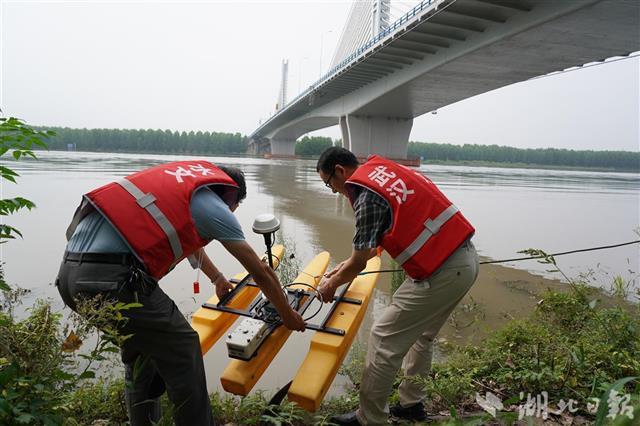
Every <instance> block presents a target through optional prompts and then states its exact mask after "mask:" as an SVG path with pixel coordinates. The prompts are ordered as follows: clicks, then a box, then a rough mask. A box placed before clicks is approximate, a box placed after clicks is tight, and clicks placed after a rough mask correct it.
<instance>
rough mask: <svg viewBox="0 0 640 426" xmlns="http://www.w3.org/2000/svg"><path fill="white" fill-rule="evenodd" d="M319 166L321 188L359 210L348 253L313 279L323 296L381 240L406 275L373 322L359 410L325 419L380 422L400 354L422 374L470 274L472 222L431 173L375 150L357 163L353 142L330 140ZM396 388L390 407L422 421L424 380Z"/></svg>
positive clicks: (351, 274)
mask: <svg viewBox="0 0 640 426" xmlns="http://www.w3.org/2000/svg"><path fill="white" fill-rule="evenodd" d="M317 172H318V173H319V174H320V178H321V179H322V181H323V182H324V183H325V185H326V186H327V187H328V188H330V189H331V190H332V191H333V192H334V193H336V192H339V193H341V194H342V195H344V196H346V197H347V198H348V199H349V201H350V202H351V205H352V207H353V209H354V211H355V218H356V233H355V236H354V238H353V251H352V254H351V257H349V258H348V259H347V260H345V261H343V262H342V263H340V264H339V265H338V266H337V267H336V268H335V269H333V270H332V271H330V272H329V273H327V274H326V275H325V278H324V279H323V282H322V283H321V284H320V286H319V291H320V293H322V296H323V299H324V300H326V301H331V300H333V295H334V293H335V291H336V289H337V288H338V287H339V286H340V285H342V284H344V283H347V282H350V281H351V280H353V279H354V278H355V277H356V276H357V275H358V273H360V271H362V270H363V269H364V268H365V267H366V263H367V260H369V259H370V258H371V257H373V256H374V255H375V253H376V248H377V247H379V246H381V247H382V248H384V249H385V250H386V251H387V253H389V255H390V256H391V257H392V258H394V260H395V261H396V262H397V263H398V264H400V265H401V266H402V268H403V269H404V271H405V272H406V274H407V276H408V277H407V279H406V280H405V281H404V282H403V283H402V285H401V286H400V287H399V288H398V289H397V290H396V292H395V294H394V295H393V299H392V302H391V305H390V306H388V307H387V308H386V310H385V311H384V312H383V314H382V315H381V316H380V317H379V318H377V319H376V322H375V323H374V325H373V327H372V329H371V335H370V337H369V342H368V350H367V356H366V361H365V369H364V372H363V375H362V383H361V384H360V407H359V409H358V410H356V411H354V412H351V413H347V414H344V415H341V416H337V417H334V418H333V419H332V422H334V423H337V424H341V425H378V424H386V423H387V418H388V416H389V409H388V404H387V400H388V397H389V394H390V393H391V389H392V385H393V382H394V379H395V377H396V374H397V372H398V370H399V369H400V367H401V366H402V364H403V360H404V373H405V375H406V376H408V377H414V376H421V377H426V375H427V373H428V372H429V370H430V368H431V358H432V351H433V349H432V347H433V339H434V338H435V337H436V335H437V334H438V331H439V330H440V328H441V327H442V325H443V324H444V323H445V321H446V320H447V318H448V317H449V314H450V313H451V312H452V311H453V309H454V308H455V307H456V305H457V304H458V303H459V302H460V300H461V299H462V297H463V296H464V295H465V294H466V293H467V291H469V289H470V288H471V286H472V285H473V283H474V281H475V279H476V277H477V274H478V256H477V254H476V251H475V248H474V246H473V244H472V243H471V237H472V236H473V233H474V229H473V227H472V226H471V224H470V223H469V222H468V221H467V220H466V219H465V217H464V216H462V214H461V213H460V211H459V210H458V209H457V208H456V207H455V206H454V205H453V204H452V203H451V202H450V201H449V200H448V199H447V198H446V197H445V196H444V194H442V192H440V190H439V189H438V188H437V187H436V185H435V184H434V183H433V182H431V181H430V180H429V179H428V178H426V177H425V176H424V175H422V174H420V173H419V172H418V171H416V170H412V169H410V168H408V167H405V166H402V165H400V164H398V163H395V162H393V161H390V160H387V159H385V158H382V157H378V156H372V157H370V158H369V159H368V160H367V162H365V163H364V164H362V165H360V164H359V162H358V159H357V158H356V157H355V155H353V153H351V152H350V151H348V150H346V149H344V148H341V147H331V148H328V149H327V150H326V151H324V152H323V153H322V155H321V156H320V159H319V160H318V164H317ZM398 393H399V396H400V403H399V404H398V405H396V406H394V407H392V408H391V414H392V415H393V416H394V417H396V418H403V419H407V420H415V421H421V420H425V418H426V415H425V412H424V405H423V401H424V399H425V397H426V394H425V392H424V390H423V388H422V387H421V386H420V385H419V384H416V383H415V382H414V381H412V380H411V379H407V378H405V379H404V380H403V381H402V383H401V384H400V387H399V389H398Z"/></svg>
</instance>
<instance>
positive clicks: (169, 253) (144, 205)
mask: <svg viewBox="0 0 640 426" xmlns="http://www.w3.org/2000/svg"><path fill="white" fill-rule="evenodd" d="M205 185H226V186H227V187H228V188H229V195H233V194H235V192H236V191H237V187H238V185H237V184H236V183H235V181H234V180H233V179H231V178H230V177H229V176H228V175H227V174H226V173H224V172H223V171H222V170H220V169H219V168H218V167H216V166H215V165H213V164H211V163H209V162H207V161H178V162H174V163H166V164H161V165H159V166H155V167H151V168H149V169H145V170H142V171H140V172H137V173H134V174H131V175H129V176H126V177H125V178H123V179H121V180H119V181H117V182H112V183H110V184H107V185H105V186H102V187H100V188H98V189H95V190H93V191H91V192H89V193H88V194H85V195H84V197H85V199H87V200H88V201H89V202H90V203H91V204H92V205H93V207H95V208H96V209H98V210H99V211H100V212H101V213H102V215H103V216H104V217H105V218H106V219H107V220H108V221H109V222H110V223H111V224H112V225H113V226H114V227H115V229H116V230H117V231H118V232H119V233H120V235H121V236H122V237H123V238H124V240H125V241H126V242H127V243H128V244H129V247H131V249H132V250H133V252H134V254H135V255H136V256H137V257H138V259H140V261H141V262H142V263H143V264H144V265H145V267H146V269H147V272H148V273H149V274H150V275H152V276H153V277H155V278H157V279H160V278H161V277H163V276H164V275H166V274H167V272H169V271H170V270H171V269H172V268H173V267H174V266H175V265H176V264H177V263H178V262H180V261H181V260H182V259H184V258H185V257H187V256H189V255H190V254H192V253H193V252H194V251H196V250H197V249H199V248H201V247H203V246H205V245H206V244H207V241H206V240H204V239H202V237H200V235H199V234H198V232H197V231H196V228H195V224H194V223H193V219H192V217H191V210H190V202H191V197H192V195H193V193H194V192H195V191H196V190H197V189H198V188H200V187H202V186H205ZM223 199H225V202H226V203H227V204H231V203H232V202H233V201H234V200H235V197H233V196H231V197H228V196H227V194H225V196H223ZM226 200H229V201H226Z"/></svg>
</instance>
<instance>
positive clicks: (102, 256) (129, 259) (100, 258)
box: [64, 252, 139, 265]
mask: <svg viewBox="0 0 640 426" xmlns="http://www.w3.org/2000/svg"><path fill="white" fill-rule="evenodd" d="M64 260H65V261H67V262H80V263H83V262H87V263H108V264H113V265H137V264H138V263H139V262H138V261H137V259H136V258H135V256H133V255H132V254H129V253H72V252H66V253H65V254H64Z"/></svg>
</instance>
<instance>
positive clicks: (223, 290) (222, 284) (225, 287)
mask: <svg viewBox="0 0 640 426" xmlns="http://www.w3.org/2000/svg"><path fill="white" fill-rule="evenodd" d="M213 284H215V286H216V296H218V300H222V298H223V297H224V296H226V295H227V293H229V292H230V291H231V290H233V285H232V284H231V283H230V282H229V281H227V279H226V278H225V277H224V276H222V274H220V276H219V277H218V279H217V280H216V281H215V282H214V283H213Z"/></svg>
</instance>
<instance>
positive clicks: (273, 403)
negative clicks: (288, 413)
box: [258, 380, 293, 426]
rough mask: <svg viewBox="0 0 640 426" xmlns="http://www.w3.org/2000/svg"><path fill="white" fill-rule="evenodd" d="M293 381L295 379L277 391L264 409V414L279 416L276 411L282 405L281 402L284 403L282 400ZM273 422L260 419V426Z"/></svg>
mask: <svg viewBox="0 0 640 426" xmlns="http://www.w3.org/2000/svg"><path fill="white" fill-rule="evenodd" d="M291 383H293V380H292V381H290V382H289V383H287V384H286V385H284V387H283V388H282V389H280V390H279V391H278V392H276V394H275V395H273V398H271V400H270V401H269V405H267V408H265V409H264V411H263V412H262V416H263V417H264V416H269V417H275V416H277V412H276V407H277V406H278V405H280V403H282V400H283V399H284V397H285V396H287V393H288V392H289V388H290V387H291ZM270 424H272V423H271V422H265V421H260V422H259V423H258V425H259V426H266V425H270Z"/></svg>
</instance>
